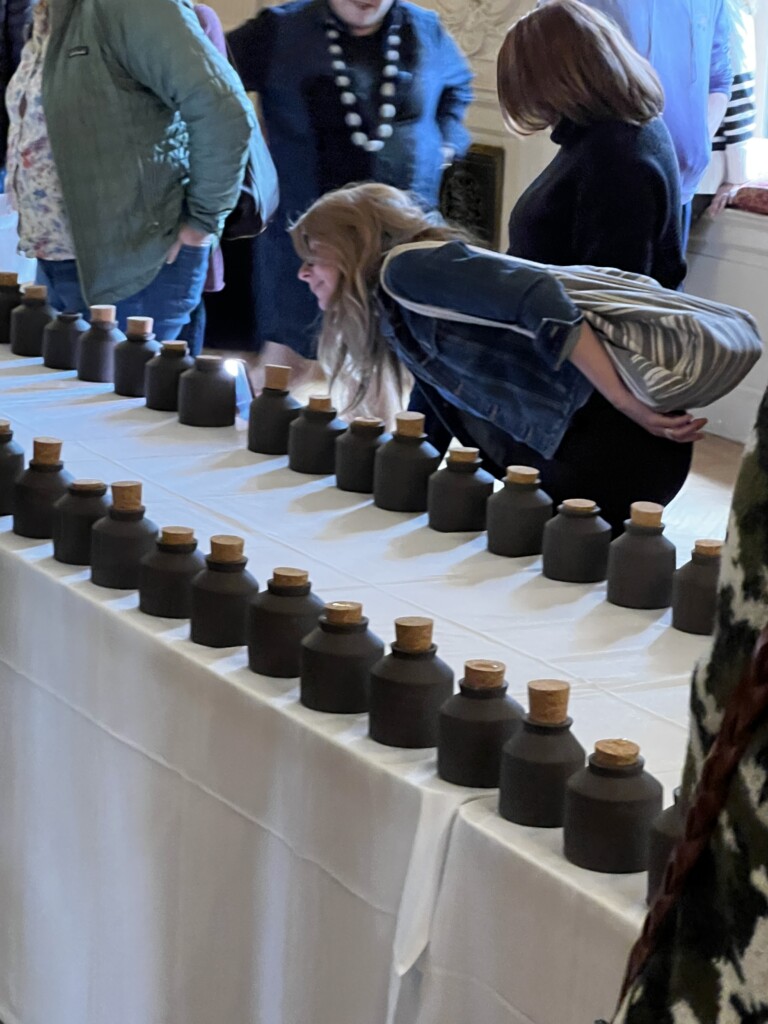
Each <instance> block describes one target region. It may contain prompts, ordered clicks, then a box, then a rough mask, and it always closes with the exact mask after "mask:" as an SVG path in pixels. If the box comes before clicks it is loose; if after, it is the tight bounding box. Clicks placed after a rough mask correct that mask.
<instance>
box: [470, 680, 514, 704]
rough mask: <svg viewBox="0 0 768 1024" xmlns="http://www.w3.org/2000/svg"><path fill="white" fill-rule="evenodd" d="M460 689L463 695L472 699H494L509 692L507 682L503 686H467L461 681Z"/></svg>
mask: <svg viewBox="0 0 768 1024" xmlns="http://www.w3.org/2000/svg"><path fill="white" fill-rule="evenodd" d="M459 691H460V693H461V695H462V697H469V699H470V700H494V699H498V698H499V697H504V695H505V694H506V692H507V684H506V683H504V684H503V685H502V686H485V687H477V686H465V685H464V683H462V682H460V683H459Z"/></svg>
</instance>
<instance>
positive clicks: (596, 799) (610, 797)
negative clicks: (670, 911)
mask: <svg viewBox="0 0 768 1024" xmlns="http://www.w3.org/2000/svg"><path fill="white" fill-rule="evenodd" d="M644 763H645V762H644V761H643V759H642V757H640V749H639V747H638V746H637V744H636V743H631V742H630V741H629V740H600V741H598V742H597V743H596V744H595V752H594V754H590V756H589V762H588V764H587V767H586V768H582V769H581V771H578V772H575V773H574V774H573V775H572V776H571V777H570V779H569V780H568V783H567V786H566V794H565V818H564V821H563V841H564V853H565V856H566V859H567V860H569V861H570V862H571V863H572V864H576V865H578V866H579V867H581V868H588V869H589V870H590V871H605V872H608V873H610V874H627V873H628V872H631V871H645V869H646V868H647V867H648V848H649V841H650V832H651V825H652V824H653V822H654V820H655V819H656V818H657V817H658V815H659V814H660V812H661V807H662V787H661V783H660V782H659V781H658V780H657V779H654V778H653V776H652V775H649V774H648V772H646V771H644V770H643V765H644Z"/></svg>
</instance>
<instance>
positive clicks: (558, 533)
mask: <svg viewBox="0 0 768 1024" xmlns="http://www.w3.org/2000/svg"><path fill="white" fill-rule="evenodd" d="M610 546H611V528H610V526H609V525H608V523H606V521H605V520H604V519H601V518H600V509H599V508H598V507H597V505H596V504H595V503H594V501H588V500H586V499H584V498H568V499H567V500H566V501H564V502H563V503H562V504H561V505H560V507H559V508H558V510H557V515H556V516H555V517H554V519H550V520H549V522H548V523H547V524H546V526H545V527H544V543H543V546H542V572H543V574H544V575H545V576H546V577H547V578H548V579H551V580H562V581H564V582H565V583H598V582H599V581H600V580H604V579H605V576H606V573H607V571H608V551H609V549H610Z"/></svg>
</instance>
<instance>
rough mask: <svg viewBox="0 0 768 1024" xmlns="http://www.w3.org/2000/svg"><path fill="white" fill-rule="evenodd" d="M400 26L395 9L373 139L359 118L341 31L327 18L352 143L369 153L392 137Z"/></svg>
mask: <svg viewBox="0 0 768 1024" xmlns="http://www.w3.org/2000/svg"><path fill="white" fill-rule="evenodd" d="M401 26H402V15H401V13H400V11H399V10H396V11H395V13H394V17H393V18H392V24H391V25H390V26H389V29H388V30H387V35H386V42H385V46H384V67H383V68H382V72H381V85H380V86H379V96H380V97H381V99H382V102H381V105H380V106H379V117H380V118H381V120H380V121H379V123H378V124H377V125H376V129H375V131H374V133H373V135H374V137H373V138H371V137H370V136H369V135H368V134H367V132H365V131H363V127H362V126H363V119H362V117H361V116H360V112H359V110H358V109H356V108H357V107H358V99H357V95H356V93H355V91H354V85H353V82H352V76H351V74H350V70H351V69H350V67H349V64H348V63H347V61H346V60H345V59H344V49H343V47H342V45H341V32H340V31H339V29H338V28H337V23H336V22H335V21H333V20H331V19H328V20H327V21H326V22H325V37H326V39H327V40H328V53H329V55H330V58H331V68H332V69H333V77H334V81H335V82H336V85H337V87H338V89H339V98H340V100H341V104H342V106H343V107H344V108H345V111H346V112H345V114H344V123H345V124H346V125H347V126H348V127H349V128H351V129H352V132H351V136H350V137H351V139H352V144H353V145H355V146H360V147H361V149H365V150H367V151H368V152H369V153H375V152H377V150H380V149H383V148H384V143H385V142H386V140H387V139H389V138H391V137H392V132H393V128H392V124H391V122H392V120H393V118H394V116H395V114H396V113H397V110H396V108H395V105H394V103H393V102H392V100H393V99H394V96H395V90H396V86H395V82H396V81H397V75H398V71H399V62H400V44H401V42H402V40H401V37H400V30H401Z"/></svg>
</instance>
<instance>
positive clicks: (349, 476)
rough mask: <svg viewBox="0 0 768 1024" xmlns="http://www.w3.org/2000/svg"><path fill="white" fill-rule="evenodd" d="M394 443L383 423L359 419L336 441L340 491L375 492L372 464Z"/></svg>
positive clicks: (359, 417) (369, 419)
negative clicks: (380, 450) (388, 443)
mask: <svg viewBox="0 0 768 1024" xmlns="http://www.w3.org/2000/svg"><path fill="white" fill-rule="evenodd" d="M390 440H391V435H390V434H387V433H385V431H384V421H383V420H378V419H373V418H368V417H365V416H358V417H357V418H356V419H354V420H352V422H351V423H350V425H349V430H347V431H345V432H344V433H343V434H342V435H341V436H340V437H337V438H336V486H337V487H338V488H339V490H340V491H352V492H353V493H356V494H372V493H373V464H374V462H375V460H376V452H377V451H378V450H379V448H381V446H382V445H384V444H386V443H387V442H388V441H390Z"/></svg>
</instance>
